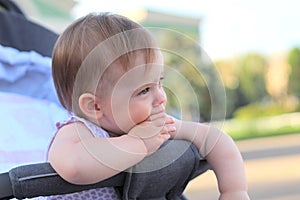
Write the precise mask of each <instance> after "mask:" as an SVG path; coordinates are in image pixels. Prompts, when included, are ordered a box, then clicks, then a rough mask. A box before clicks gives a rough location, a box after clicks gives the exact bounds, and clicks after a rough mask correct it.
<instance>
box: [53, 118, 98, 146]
mask: <svg viewBox="0 0 300 200" xmlns="http://www.w3.org/2000/svg"><path fill="white" fill-rule="evenodd" d="M90 137H93V135H92V133H91V132H90V130H89V129H88V128H87V127H86V125H85V124H83V123H82V122H74V123H70V124H67V125H64V126H63V127H61V128H60V129H59V130H58V132H57V133H56V136H55V138H54V142H55V143H61V142H63V143H64V144H66V143H77V142H79V141H80V140H82V139H87V138H90Z"/></svg>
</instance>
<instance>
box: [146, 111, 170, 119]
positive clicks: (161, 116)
mask: <svg viewBox="0 0 300 200" xmlns="http://www.w3.org/2000/svg"><path fill="white" fill-rule="evenodd" d="M166 116H167V115H166V113H165V112H159V113H156V114H153V115H150V116H149V118H148V119H149V120H150V121H154V120H157V119H159V118H165V117H166Z"/></svg>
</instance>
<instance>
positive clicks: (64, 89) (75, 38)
mask: <svg viewBox="0 0 300 200" xmlns="http://www.w3.org/2000/svg"><path fill="white" fill-rule="evenodd" d="M155 48H156V45H155V42H154V41H153V38H152V36H151V35H150V34H149V33H148V31H146V29H144V28H142V27H141V26H140V25H139V24H137V23H135V22H133V21H131V20H129V19H127V18H126V17H123V16H120V15H115V14H110V13H99V14H96V13H93V14H88V15H87V16H85V17H82V18H80V19H78V20H77V21H75V22H74V23H72V24H71V25H70V26H69V27H68V28H67V29H66V30H65V31H64V32H63V33H62V34H61V35H60V37H59V38H58V40H57V42H56V44H55V47H54V51H53V56H52V75H53V80H54V85H55V88H56V92H57V95H58V98H59V100H60V102H61V104H62V106H63V107H64V108H66V109H67V110H68V111H69V112H73V113H75V114H79V113H80V109H79V106H78V98H79V96H80V95H81V94H82V93H84V92H95V91H96V90H97V89H98V87H99V83H100V84H101V81H103V77H104V76H103V74H104V72H105V76H107V71H110V73H112V72H113V70H116V69H109V68H108V66H112V64H113V63H116V62H118V63H120V64H121V66H122V67H123V69H122V70H124V72H125V71H127V70H128V69H129V68H130V64H131V63H132V62H133V61H134V59H135V56H137V55H138V54H137V53H136V52H137V51H139V52H140V51H141V50H142V52H144V54H143V55H144V57H145V62H146V63H148V62H151V61H152V60H153V59H154V54H155V53H154V49H155ZM114 66H115V65H114ZM119 66H120V65H119ZM107 68H108V69H109V70H106V69H107ZM118 70H120V69H118Z"/></svg>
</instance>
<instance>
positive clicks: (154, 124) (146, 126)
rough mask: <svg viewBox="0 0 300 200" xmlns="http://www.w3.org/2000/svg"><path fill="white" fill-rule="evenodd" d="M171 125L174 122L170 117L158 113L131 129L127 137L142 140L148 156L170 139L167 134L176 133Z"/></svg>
mask: <svg viewBox="0 0 300 200" xmlns="http://www.w3.org/2000/svg"><path fill="white" fill-rule="evenodd" d="M173 124H174V120H173V119H172V118H171V117H168V116H167V115H166V114H165V113H163V112H160V113H157V114H154V115H152V116H150V117H149V119H148V120H146V121H144V122H142V123H140V124H138V125H136V126H135V127H133V128H132V129H131V130H130V131H129V133H128V135H131V136H135V137H138V138H140V139H142V140H143V142H144V144H145V146H146V148H147V155H150V154H152V153H154V152H155V151H156V150H157V149H158V148H159V147H160V146H161V145H162V144H163V143H164V142H165V141H167V140H168V139H169V138H170V134H169V132H174V131H176V128H175V126H174V125H173Z"/></svg>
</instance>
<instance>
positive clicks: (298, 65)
mask: <svg viewBox="0 0 300 200" xmlns="http://www.w3.org/2000/svg"><path fill="white" fill-rule="evenodd" d="M288 63H289V65H290V66H291V73H290V77H289V93H290V94H293V95H296V96H297V97H300V83H299V78H300V49H299V48H294V49H292V50H291V51H290V52H289V54H288Z"/></svg>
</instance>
